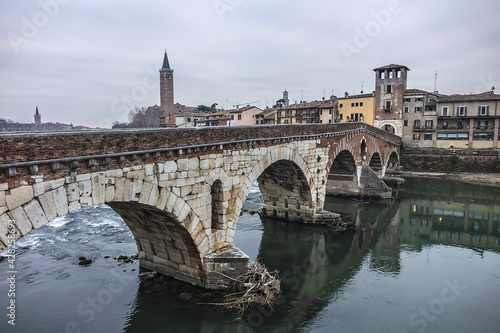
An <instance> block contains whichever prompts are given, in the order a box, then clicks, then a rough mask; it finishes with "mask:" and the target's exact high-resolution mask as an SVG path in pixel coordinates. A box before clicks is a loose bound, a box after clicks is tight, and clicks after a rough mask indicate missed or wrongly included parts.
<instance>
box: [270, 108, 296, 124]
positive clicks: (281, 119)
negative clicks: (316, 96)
mask: <svg viewBox="0 0 500 333" xmlns="http://www.w3.org/2000/svg"><path fill="white" fill-rule="evenodd" d="M296 115H297V109H296V108H295V107H294V106H293V105H291V106H287V107H285V108H284V109H278V110H277V111H276V114H275V116H276V120H275V124H295V123H297V118H296Z"/></svg>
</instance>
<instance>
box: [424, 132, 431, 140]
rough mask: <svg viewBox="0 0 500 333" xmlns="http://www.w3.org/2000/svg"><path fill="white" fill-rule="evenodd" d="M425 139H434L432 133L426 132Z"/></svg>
mask: <svg viewBox="0 0 500 333" xmlns="http://www.w3.org/2000/svg"><path fill="white" fill-rule="evenodd" d="M424 140H425V141H432V134H430V133H428V134H424Z"/></svg>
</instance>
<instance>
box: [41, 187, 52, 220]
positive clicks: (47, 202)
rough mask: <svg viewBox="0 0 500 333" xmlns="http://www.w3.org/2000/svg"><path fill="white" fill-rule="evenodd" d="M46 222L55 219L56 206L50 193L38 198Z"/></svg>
mask: <svg viewBox="0 0 500 333" xmlns="http://www.w3.org/2000/svg"><path fill="white" fill-rule="evenodd" d="M38 200H39V201H40V204H41V206H42V209H43V211H44V212H45V216H47V220H49V221H52V220H53V219H55V218H56V217H57V211H56V204H55V202H54V195H53V194H52V192H47V193H44V194H42V195H41V196H39V197H38Z"/></svg>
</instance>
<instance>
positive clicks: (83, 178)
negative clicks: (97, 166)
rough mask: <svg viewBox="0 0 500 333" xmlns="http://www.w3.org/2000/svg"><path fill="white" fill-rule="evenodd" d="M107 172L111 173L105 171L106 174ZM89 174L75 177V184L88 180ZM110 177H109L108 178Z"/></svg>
mask: <svg viewBox="0 0 500 333" xmlns="http://www.w3.org/2000/svg"><path fill="white" fill-rule="evenodd" d="M108 172H111V171H106V173H108ZM90 176H91V175H90V173H84V174H81V175H76V181H77V182H83V181H85V180H90ZM108 177H110V176H108Z"/></svg>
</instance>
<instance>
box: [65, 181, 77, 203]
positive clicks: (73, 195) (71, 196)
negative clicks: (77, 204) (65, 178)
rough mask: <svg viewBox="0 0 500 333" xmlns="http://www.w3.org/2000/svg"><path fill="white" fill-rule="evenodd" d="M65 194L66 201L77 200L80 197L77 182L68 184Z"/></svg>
mask: <svg viewBox="0 0 500 333" xmlns="http://www.w3.org/2000/svg"><path fill="white" fill-rule="evenodd" d="M66 194H67V195H68V201H69V202H72V201H78V200H79V199H80V188H79V186H78V183H71V184H69V185H68V187H67V190H66Z"/></svg>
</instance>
